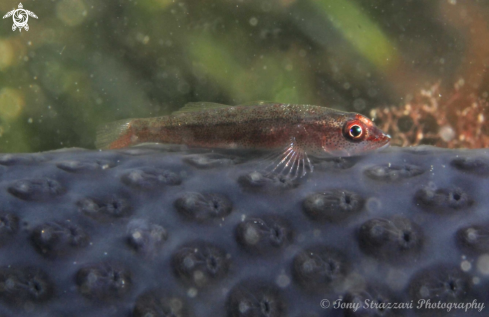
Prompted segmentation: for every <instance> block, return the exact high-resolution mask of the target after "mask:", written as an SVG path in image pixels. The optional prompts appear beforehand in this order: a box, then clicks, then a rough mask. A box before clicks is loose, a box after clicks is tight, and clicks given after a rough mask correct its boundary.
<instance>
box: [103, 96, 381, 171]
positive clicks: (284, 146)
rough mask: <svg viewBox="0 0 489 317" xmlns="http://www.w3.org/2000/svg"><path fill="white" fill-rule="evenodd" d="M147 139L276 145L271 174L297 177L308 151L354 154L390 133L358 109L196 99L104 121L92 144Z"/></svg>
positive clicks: (239, 145)
mask: <svg viewBox="0 0 489 317" xmlns="http://www.w3.org/2000/svg"><path fill="white" fill-rule="evenodd" d="M145 142H159V143H173V144H186V145H189V146H199V147H209V148H251V149H278V150H280V154H279V156H278V158H277V159H276V160H277V161H276V163H273V170H272V171H273V172H278V173H279V174H283V173H287V176H292V177H293V178H296V177H297V176H301V177H302V176H304V175H306V173H307V169H309V171H311V172H312V171H313V168H314V167H313V165H312V163H311V160H310V159H309V157H308V154H311V155H314V156H322V154H325V153H327V154H330V155H334V156H351V155H358V154H362V153H365V152H368V151H372V150H375V149H381V148H384V147H387V146H388V145H389V143H390V136H389V135H386V134H385V133H383V132H382V131H381V130H380V129H379V128H377V127H376V126H375V125H374V124H373V122H372V121H371V120H369V119H368V118H366V117H365V116H362V115H360V114H357V113H352V112H343V111H338V110H334V109H329V108H325V107H319V106H311V105H294V104H281V103H255V104H253V105H240V106H227V105H221V104H215V103H207V102H197V103H189V104H187V105H185V107H183V108H182V109H181V110H179V111H177V112H175V113H173V114H171V115H169V116H164V117H157V118H145V119H127V120H122V121H116V122H113V123H109V124H105V125H103V126H102V127H100V128H99V130H98V132H97V140H96V142H95V145H96V146H97V148H101V149H119V148H124V147H127V146H130V145H135V144H139V143H145Z"/></svg>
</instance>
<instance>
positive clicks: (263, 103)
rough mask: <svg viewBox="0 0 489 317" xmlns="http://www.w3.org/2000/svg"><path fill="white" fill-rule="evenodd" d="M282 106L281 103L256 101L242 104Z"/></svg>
mask: <svg viewBox="0 0 489 317" xmlns="http://www.w3.org/2000/svg"><path fill="white" fill-rule="evenodd" d="M277 104H280V102H273V101H265V100H255V101H249V102H245V103H242V104H240V106H270V105H277Z"/></svg>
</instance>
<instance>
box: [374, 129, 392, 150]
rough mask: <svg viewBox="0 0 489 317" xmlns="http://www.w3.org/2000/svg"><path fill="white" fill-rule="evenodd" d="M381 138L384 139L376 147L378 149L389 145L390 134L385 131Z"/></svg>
mask: <svg viewBox="0 0 489 317" xmlns="http://www.w3.org/2000/svg"><path fill="white" fill-rule="evenodd" d="M382 139H383V140H384V141H383V142H382V143H383V144H382V145H381V146H379V147H378V148H377V150H378V151H380V150H383V149H385V148H388V147H389V146H390V145H391V136H390V135H388V134H385V133H382Z"/></svg>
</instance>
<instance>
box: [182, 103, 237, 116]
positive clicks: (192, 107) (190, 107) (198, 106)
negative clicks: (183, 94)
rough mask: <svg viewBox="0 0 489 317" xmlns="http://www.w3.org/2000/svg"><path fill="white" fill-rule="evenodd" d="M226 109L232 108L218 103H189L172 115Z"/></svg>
mask: <svg viewBox="0 0 489 317" xmlns="http://www.w3.org/2000/svg"><path fill="white" fill-rule="evenodd" d="M227 107H232V106H229V105H223V104H220V103H215V102H205V101H203V102H189V103H187V104H185V106H183V108H181V109H179V110H177V111H175V112H172V115H175V114H180V113H188V112H197V111H204V110H209V109H220V108H227Z"/></svg>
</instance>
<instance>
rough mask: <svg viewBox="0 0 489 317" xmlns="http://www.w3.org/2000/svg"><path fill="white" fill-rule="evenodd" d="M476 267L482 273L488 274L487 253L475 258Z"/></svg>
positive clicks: (488, 259)
mask: <svg viewBox="0 0 489 317" xmlns="http://www.w3.org/2000/svg"><path fill="white" fill-rule="evenodd" d="M477 269H478V270H479V272H480V273H481V274H483V275H489V254H483V255H481V256H480V257H479V259H478V260H477Z"/></svg>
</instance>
